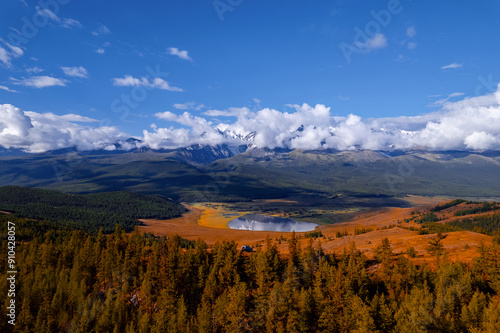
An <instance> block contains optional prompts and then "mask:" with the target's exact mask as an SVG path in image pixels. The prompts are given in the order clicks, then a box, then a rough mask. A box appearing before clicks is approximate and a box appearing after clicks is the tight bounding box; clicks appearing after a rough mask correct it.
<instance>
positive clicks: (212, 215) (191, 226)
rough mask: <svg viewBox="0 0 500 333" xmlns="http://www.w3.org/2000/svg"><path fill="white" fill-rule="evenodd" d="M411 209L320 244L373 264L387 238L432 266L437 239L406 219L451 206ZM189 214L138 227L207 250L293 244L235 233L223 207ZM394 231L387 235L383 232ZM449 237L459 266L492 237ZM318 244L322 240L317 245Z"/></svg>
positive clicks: (370, 219)
mask: <svg viewBox="0 0 500 333" xmlns="http://www.w3.org/2000/svg"><path fill="white" fill-rule="evenodd" d="M408 201H410V202H411V203H412V204H418V206H415V207H411V208H381V209H377V210H372V211H362V212H359V213H356V214H354V215H353V217H352V218H351V219H350V220H348V221H346V222H342V223H336V224H330V225H323V226H320V227H319V229H320V230H321V232H322V233H323V235H324V237H322V238H319V241H320V242H321V246H322V248H323V250H324V251H325V252H327V253H333V252H335V253H341V252H342V251H343V250H344V248H345V247H347V248H349V246H350V244H351V243H352V242H354V243H355V245H356V248H357V249H359V250H361V251H362V252H363V253H365V255H366V256H367V257H369V258H371V257H373V255H374V249H375V248H376V247H377V246H378V245H379V244H380V243H381V242H382V239H384V238H386V237H387V238H388V239H389V241H390V243H391V248H392V251H393V253H395V254H402V253H404V252H405V251H406V250H407V249H408V248H410V247H413V248H414V249H415V251H416V253H417V257H416V258H414V259H412V260H414V261H415V262H424V261H426V262H433V261H434V260H435V259H434V258H433V257H432V256H430V255H429V254H428V253H427V251H426V246H427V243H428V242H429V240H430V239H431V238H432V237H434V236H435V235H433V234H430V235H419V234H418V231H411V230H407V229H403V228H401V227H399V226H405V227H411V226H413V227H417V228H418V227H419V225H418V224H415V223H413V222H410V223H405V222H404V219H406V218H410V217H411V216H412V215H411V212H412V211H414V212H424V211H427V210H428V209H429V208H431V207H433V206H435V205H436V204H438V203H440V202H446V200H443V198H422V197H410V198H409V200H408ZM463 205H464V204H461V206H460V207H453V208H451V209H449V210H446V211H444V212H440V214H438V215H441V216H440V218H446V214H448V215H449V216H450V217H451V215H452V213H453V212H454V210H456V209H460V208H463V207H462V206H463ZM185 206H186V207H187V208H188V209H189V210H190V211H189V212H188V213H186V214H185V215H184V216H182V217H179V218H175V219H170V220H141V222H142V223H143V225H141V226H139V227H138V229H139V231H140V232H144V233H146V232H149V233H152V234H154V235H158V236H172V235H179V236H181V237H183V238H186V239H191V240H196V239H202V240H204V241H205V242H207V243H208V244H214V243H216V242H220V241H235V242H236V243H237V244H238V246H242V245H251V246H255V245H257V244H258V243H260V244H263V243H264V241H265V239H266V237H267V236H269V237H270V238H271V239H273V240H276V241H277V240H279V239H283V238H290V236H291V234H290V233H283V232H267V231H246V230H232V229H229V228H228V227H227V222H229V221H230V220H231V219H232V218H235V217H234V216H231V217H228V216H222V213H221V212H224V213H226V214H227V213H230V212H228V211H225V210H221V208H220V207H217V206H215V208H214V206H207V205H196V206H191V205H187V204H186V205H185ZM362 227H364V228H372V229H373V231H371V232H368V233H364V234H360V235H354V231H355V229H356V228H362ZM384 227H389V228H387V229H382V228H384ZM345 231H347V233H348V234H349V235H348V236H346V237H340V238H336V234H337V232H345ZM303 235H304V233H297V236H298V237H300V236H302V238H301V239H300V243H301V246H305V245H306V244H307V242H308V241H309V240H308V239H305V238H304V237H303ZM443 235H444V236H446V237H445V238H444V239H443V240H442V244H443V246H444V248H445V250H446V252H447V253H448V257H449V258H450V259H451V260H459V261H464V262H470V261H471V260H472V258H474V257H476V256H477V255H478V252H477V247H478V246H480V244H481V243H484V244H485V245H490V244H491V243H492V237H490V236H487V235H484V234H479V233H475V232H470V231H459V232H449V233H444V234H443ZM315 244H318V240H315ZM278 248H279V250H280V251H282V252H285V253H286V252H287V245H286V242H281V244H279V245H278Z"/></svg>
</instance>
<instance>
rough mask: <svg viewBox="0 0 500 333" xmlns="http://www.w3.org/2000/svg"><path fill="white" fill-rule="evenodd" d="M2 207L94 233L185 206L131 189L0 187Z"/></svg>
mask: <svg viewBox="0 0 500 333" xmlns="http://www.w3.org/2000/svg"><path fill="white" fill-rule="evenodd" d="M0 210H4V211H9V212H12V213H15V214H17V215H19V216H22V217H25V218H29V219H36V220H50V221H51V222H52V223H56V224H58V225H60V226H65V227H70V228H77V229H83V230H86V231H90V232H95V233H97V231H98V230H99V228H102V229H103V231H104V233H110V232H113V230H114V228H115V225H117V224H118V225H119V226H120V227H121V228H123V229H124V230H126V231H132V230H133V228H134V226H135V225H137V224H139V223H140V222H139V221H138V220H137V219H141V218H154V219H169V218H172V217H176V216H180V215H181V214H182V213H183V212H184V211H185V208H184V207H183V206H182V205H179V204H177V203H174V202H172V201H171V200H169V199H167V198H165V197H162V196H160V195H142V194H137V193H130V192H107V193H97V194H86V195H76V194H65V193H61V192H56V191H49V190H44V189H35V188H27V187H18V186H5V187H0Z"/></svg>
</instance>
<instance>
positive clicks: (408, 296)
mask: <svg viewBox="0 0 500 333" xmlns="http://www.w3.org/2000/svg"><path fill="white" fill-rule="evenodd" d="M7 219H9V220H11V221H13V222H14V223H15V224H16V228H17V230H18V235H17V236H18V241H19V243H18V245H17V247H16V251H17V253H16V258H17V269H18V272H19V273H18V281H17V283H18V284H17V285H18V289H17V290H16V293H17V296H16V302H17V309H18V312H17V319H16V325H15V328H14V331H15V332H50V333H53V332H498V331H500V302H499V298H500V296H499V294H498V293H499V291H500V245H499V244H498V243H499V242H498V240H497V239H495V242H494V244H493V245H491V246H484V245H483V246H481V247H480V248H479V252H480V253H479V254H478V257H477V258H476V259H474V261H473V262H470V263H468V264H465V263H459V262H451V261H450V260H448V259H447V258H446V255H443V253H442V249H441V248H440V249H439V264H438V266H437V268H436V269H433V268H431V267H429V266H428V265H426V264H419V265H416V264H414V263H412V261H411V260H410V259H409V258H408V257H409V255H407V254H395V253H393V252H392V250H391V244H390V241H389V240H388V239H384V241H383V242H382V243H381V244H379V245H378V247H377V248H376V250H375V258H374V259H370V260H369V259H368V258H366V257H365V255H364V254H363V253H362V252H361V251H359V250H358V249H356V246H355V244H354V243H352V244H351V245H350V246H349V247H348V248H346V249H345V250H344V251H342V252H341V253H325V252H324V251H323V249H322V247H321V243H320V240H321V238H320V239H316V240H315V239H314V238H308V239H307V242H306V243H305V245H301V243H299V241H298V239H297V237H296V236H295V234H294V233H293V234H291V237H289V238H288V249H289V251H288V253H287V254H286V255H284V254H280V253H279V252H278V247H277V245H276V243H275V242H274V241H272V240H271V239H269V238H268V239H267V240H266V241H265V244H264V245H265V246H263V247H262V248H259V249H258V251H257V252H254V253H252V254H243V253H241V251H240V249H239V248H238V246H237V245H236V243H234V242H222V243H217V244H215V245H213V246H208V245H207V244H206V243H205V242H203V241H201V240H198V241H196V242H193V241H187V240H184V239H182V238H180V237H178V236H174V237H168V238H166V237H154V236H152V235H151V234H144V235H143V234H140V233H139V232H137V231H135V232H133V233H132V234H131V235H127V234H125V232H124V231H123V229H121V228H119V227H116V229H115V231H114V232H113V233H112V234H110V235H107V236H106V235H104V234H103V233H102V232H99V233H97V234H89V233H87V232H84V231H80V230H70V229H60V228H53V225H51V224H50V223H41V224H40V223H38V222H35V221H26V220H25V219H20V218H16V219H14V220H13V219H12V216H0V222H1V223H2V224H1V225H2V226H4V225H6V220H7ZM2 233H3V235H2V237H1V240H0V252H1V253H0V255H1V256H2V257H3V258H6V257H7V254H6V251H7V250H6V249H7V241H6V237H5V233H6V228H4V227H2ZM436 242H437V241H436ZM408 252H409V253H411V251H408ZM6 265H7V264H6V261H5V260H2V261H0V270H1V272H2V274H4V272H6V271H7V270H8V269H7V266H6ZM7 284H8V282H7V280H6V279H5V278H1V279H0V293H1V294H2V295H5V294H6V291H7V289H8V286H7ZM6 302H7V301H2V302H0V304H1V309H0V311H1V312H2V313H6V306H7V303H6ZM7 325H8V324H7V323H6V320H1V321H0V331H2V332H8V331H9V330H10V329H11V327H10V326H7Z"/></svg>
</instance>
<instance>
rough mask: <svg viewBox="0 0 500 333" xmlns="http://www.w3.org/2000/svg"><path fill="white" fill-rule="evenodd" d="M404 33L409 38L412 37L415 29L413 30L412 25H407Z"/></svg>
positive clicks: (415, 33)
mask: <svg viewBox="0 0 500 333" xmlns="http://www.w3.org/2000/svg"><path fill="white" fill-rule="evenodd" d="M406 35H407V36H408V37H410V38H413V37H415V36H416V35H417V30H415V27H414V26H409V27H408V28H407V29H406Z"/></svg>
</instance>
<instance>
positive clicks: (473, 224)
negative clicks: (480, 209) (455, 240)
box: [446, 213, 500, 235]
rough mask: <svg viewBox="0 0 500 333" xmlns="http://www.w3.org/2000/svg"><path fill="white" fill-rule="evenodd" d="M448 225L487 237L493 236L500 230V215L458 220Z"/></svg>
mask: <svg viewBox="0 0 500 333" xmlns="http://www.w3.org/2000/svg"><path fill="white" fill-rule="evenodd" d="M446 224H447V225H451V226H454V227H459V228H462V229H464V230H471V231H474V232H480V233H483V234H487V235H493V234H495V233H496V232H497V231H498V230H500V213H495V214H493V215H485V216H476V217H474V218H472V219H470V218H465V219H458V220H455V221H451V222H448V223H446Z"/></svg>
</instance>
